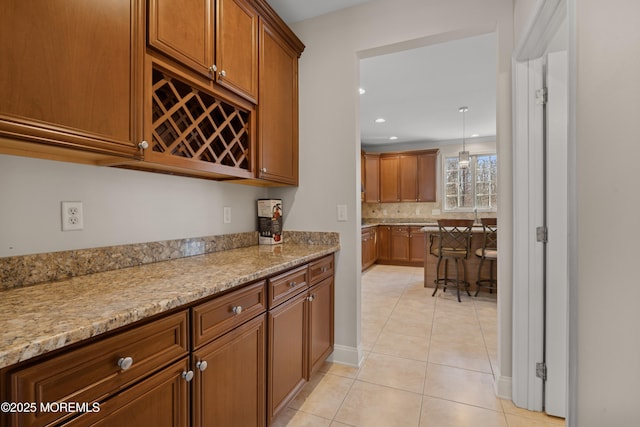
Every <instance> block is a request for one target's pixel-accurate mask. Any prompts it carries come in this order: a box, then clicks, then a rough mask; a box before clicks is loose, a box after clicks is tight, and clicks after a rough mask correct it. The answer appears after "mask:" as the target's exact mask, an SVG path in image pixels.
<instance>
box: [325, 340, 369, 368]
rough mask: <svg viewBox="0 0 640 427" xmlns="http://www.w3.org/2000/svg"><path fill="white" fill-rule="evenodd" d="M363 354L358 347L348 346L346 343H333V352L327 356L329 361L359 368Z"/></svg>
mask: <svg viewBox="0 0 640 427" xmlns="http://www.w3.org/2000/svg"><path fill="white" fill-rule="evenodd" d="M363 359H364V354H363V353H362V351H361V349H360V347H349V346H346V345H338V344H336V345H334V346H333V353H332V354H331V356H329V357H328V359H327V360H328V361H329V362H333V363H339V364H341V365H347V366H353V367H354V368H359V367H360V366H362V361H363Z"/></svg>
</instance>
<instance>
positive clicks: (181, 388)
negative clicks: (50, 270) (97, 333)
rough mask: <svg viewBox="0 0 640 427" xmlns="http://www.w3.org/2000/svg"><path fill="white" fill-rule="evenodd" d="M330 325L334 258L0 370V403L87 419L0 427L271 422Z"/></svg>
mask: <svg viewBox="0 0 640 427" xmlns="http://www.w3.org/2000/svg"><path fill="white" fill-rule="evenodd" d="M274 286H276V288H277V289H278V291H279V296H280V298H275V299H274V295H273V289H274ZM285 287H286V288H289V289H294V291H293V293H286V292H285V291H284V290H285ZM284 295H286V297H285V296H284ZM274 300H275V303H274ZM333 317H334V256H333V254H331V255H327V256H324V257H322V258H319V259H317V260H315V261H312V262H310V263H309V264H306V265H303V266H300V267H294V268H292V269H290V270H288V271H286V272H284V273H281V274H276V275H274V276H272V277H271V278H269V279H267V280H260V281H257V282H253V283H250V284H247V285H245V286H241V287H239V288H235V289H234V290H232V291H230V292H228V293H224V294H222V295H218V296H215V297H210V298H207V299H204V300H200V301H197V302H195V303H192V304H190V305H188V306H185V307H184V308H182V309H180V310H177V311H175V312H172V313H169V314H166V315H161V316H158V317H156V318H154V319H149V320H145V321H141V322H138V323H135V324H132V325H129V326H127V327H124V328H122V329H120V330H118V331H114V332H111V333H108V334H107V335H106V336H104V337H98V338H95V339H92V340H88V341H87V342H86V343H78V344H76V345H74V346H73V347H72V348H69V349H64V350H60V351H57V352H55V353H52V354H51V355H47V356H43V357H41V358H38V359H34V360H32V361H26V362H22V363H20V364H17V365H14V366H10V367H7V368H4V369H2V370H1V371H0V385H1V387H0V401H2V402H5V401H6V402H34V404H35V405H36V407H37V408H40V405H41V404H47V403H54V405H59V403H60V402H62V403H67V402H72V403H81V404H86V408H85V409H88V410H87V411H74V412H62V411H60V410H59V406H56V407H55V408H54V409H55V410H51V411H40V410H37V411H34V412H21V413H17V412H16V413H12V414H6V413H4V414H0V425H2V426H4V425H7V426H52V425H56V426H57V425H65V426H67V425H69V426H98V425H100V426H112V425H113V426H116V425H117V426H119V427H120V426H125V427H126V426H143V425H144V426H146V425H149V426H151V425H152V426H167V427H182V426H243V427H245V426H249V427H251V426H256V427H261V426H265V425H269V424H270V423H271V422H272V420H273V419H274V418H275V416H276V415H277V414H278V412H279V411H280V410H281V409H282V408H284V407H286V406H287V404H288V403H289V401H290V400H291V399H293V397H295V395H296V393H297V392H298V391H299V390H300V388H301V387H302V386H303V385H304V383H305V382H306V381H307V380H308V379H309V377H310V375H311V373H312V372H314V371H315V370H317V369H318V367H319V366H320V365H321V364H322V363H323V362H324V360H325V359H326V358H327V357H328V356H329V354H331V352H332V351H333V342H334V332H333V331H334V323H333ZM96 405H97V408H98V409H99V410H98V411H95V408H96ZM92 409H93V410H92Z"/></svg>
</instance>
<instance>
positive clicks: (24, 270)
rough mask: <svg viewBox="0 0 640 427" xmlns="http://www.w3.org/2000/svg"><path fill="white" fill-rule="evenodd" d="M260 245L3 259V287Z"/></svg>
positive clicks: (317, 236)
mask: <svg viewBox="0 0 640 427" xmlns="http://www.w3.org/2000/svg"><path fill="white" fill-rule="evenodd" d="M283 237H284V241H285V242H289V243H294V244H305V245H338V244H339V243H340V236H339V235H338V233H333V232H310V231H287V230H285V231H284V233H283ZM257 244H258V232H257V231H250V232H245V233H235V234H225V235H219V236H206V237H196V238H188V239H176V240H164V241H158V242H148V243H135V244H128V245H118V246H109V247H101V248H89V249H78V250H70V251H60V252H51V253H42V254H34V255H23V256H15V257H5V258H0V290H7V289H12V288H18V287H22V286H29V285H34V284H38V283H44V282H51V281H56V280H62V279H66V278H69V277H74V276H82V275H85V274H91V273H99V272H102V271H109V270H118V269H121V268H127V267H133V266H136V265H143V264H150V263H154V262H161V261H168V260H171V259H176V258H184V257H188V256H194V255H203V254H207V253H211V252H218V251H224V250H229V249H235V248H243V247H247V246H253V245H257Z"/></svg>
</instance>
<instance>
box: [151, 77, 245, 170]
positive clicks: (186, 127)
mask: <svg viewBox="0 0 640 427" xmlns="http://www.w3.org/2000/svg"><path fill="white" fill-rule="evenodd" d="M152 111H153V135H152V141H153V143H152V147H151V149H152V151H153V152H154V156H157V155H158V154H160V155H162V156H163V157H165V156H166V157H169V158H173V159H176V158H180V159H189V162H196V163H197V162H206V164H209V165H223V166H228V167H232V168H238V169H241V170H244V171H248V170H249V169H250V165H251V157H250V155H251V153H250V148H251V140H250V137H249V129H250V113H249V112H247V111H244V110H241V109H239V108H237V107H235V106H233V105H231V104H228V103H225V102H224V101H221V100H219V99H216V98H215V97H213V96H212V95H210V94H208V93H205V92H203V91H200V90H198V89H195V88H193V87H192V86H190V85H188V84H186V83H184V82H182V81H180V80H178V79H176V78H175V77H173V76H172V75H170V74H166V73H164V72H162V71H160V70H157V69H154V70H153V100H152Z"/></svg>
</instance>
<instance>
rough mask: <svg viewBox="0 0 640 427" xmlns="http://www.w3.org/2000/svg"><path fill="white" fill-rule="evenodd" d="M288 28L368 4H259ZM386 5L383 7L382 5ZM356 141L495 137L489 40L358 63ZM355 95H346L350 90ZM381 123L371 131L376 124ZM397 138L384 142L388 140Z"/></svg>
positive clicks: (310, 0)
mask: <svg viewBox="0 0 640 427" xmlns="http://www.w3.org/2000/svg"><path fill="white" fill-rule="evenodd" d="M267 1H268V3H269V4H270V5H271V6H272V7H273V8H274V9H275V10H276V11H277V12H278V14H279V15H280V16H281V17H282V18H283V19H284V20H285V21H286V22H287V23H288V24H291V23H294V22H298V21H302V20H305V19H309V18H313V17H316V16H320V15H323V14H326V13H330V12H334V11H336V10H340V9H344V8H347V7H351V6H356V5H359V4H362V3H366V2H367V1H368V0H323V1H318V0H267ZM388 1H391V0H388ZM360 87H361V88H363V89H364V90H365V91H366V92H365V93H364V94H363V95H361V96H360V134H361V141H362V144H363V145H365V146H375V145H378V146H380V145H389V144H401V143H402V144H406V143H409V144H411V143H418V142H421V143H422V142H428V143H435V142H438V143H441V142H442V141H451V140H458V141H459V140H460V139H461V138H462V133H463V132H462V114H461V113H460V112H459V111H458V109H459V108H460V107H462V106H467V107H469V111H468V112H467V113H466V114H465V132H464V133H465V138H467V141H468V142H472V141H473V138H475V136H473V137H472V135H477V136H478V137H479V138H493V137H494V136H495V133H496V39H495V34H485V35H480V36H475V37H470V38H465V39H460V40H455V41H449V42H445V43H438V44H432V45H428V46H424V47H420V48H416V49H410V50H404V51H399V52H394V53H389V54H386V55H380V56H374V57H371V58H366V59H362V60H361V61H360ZM357 89H358V88H354V90H357ZM378 118H383V119H385V122H384V123H376V119H378ZM392 136H393V137H397V139H395V140H391V139H390V138H391V137H392Z"/></svg>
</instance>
